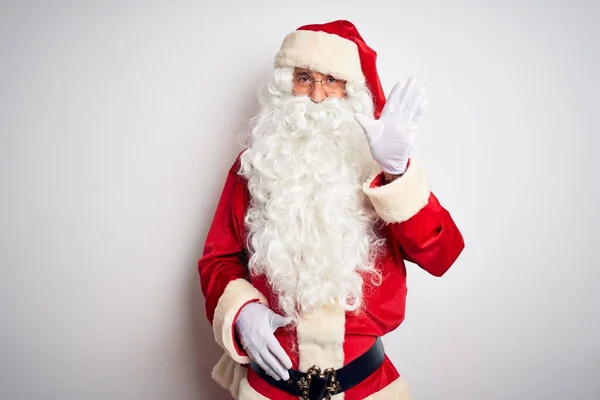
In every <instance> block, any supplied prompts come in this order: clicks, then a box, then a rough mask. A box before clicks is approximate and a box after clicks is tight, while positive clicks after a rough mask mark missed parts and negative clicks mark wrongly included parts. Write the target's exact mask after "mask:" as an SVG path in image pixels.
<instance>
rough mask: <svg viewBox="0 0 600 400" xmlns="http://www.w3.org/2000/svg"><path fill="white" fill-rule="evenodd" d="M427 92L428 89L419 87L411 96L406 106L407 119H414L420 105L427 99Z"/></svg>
mask: <svg viewBox="0 0 600 400" xmlns="http://www.w3.org/2000/svg"><path fill="white" fill-rule="evenodd" d="M426 92H427V89H425V88H419V89H418V90H416V91H415V92H414V93H413V95H412V96H411V99H410V101H409V103H408V105H407V107H406V113H405V117H406V120H407V121H412V120H413V119H414V117H415V115H416V114H417V111H418V110H419V107H420V105H421V104H422V103H423V100H424V99H425V93H426Z"/></svg>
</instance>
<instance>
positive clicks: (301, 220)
mask: <svg viewBox="0 0 600 400" xmlns="http://www.w3.org/2000/svg"><path fill="white" fill-rule="evenodd" d="M271 100H272V101H270V103H269V104H267V105H266V106H265V107H264V109H263V110H262V112H261V113H260V114H259V116H258V117H257V123H256V125H255V126H254V129H253V130H252V142H253V143H252V144H251V146H250V147H249V148H248V149H247V150H246V151H245V152H244V153H243V154H242V156H241V173H242V175H244V176H245V177H246V178H247V179H248V188H249V191H250V195H251V205H250V208H249V210H248V212H247V214H246V220H245V222H246V226H247V228H248V233H249V247H250V254H251V257H250V261H249V265H250V271H251V273H252V274H253V275H260V274H265V275H266V276H267V278H268V280H269V283H270V285H271V287H272V289H273V290H274V292H275V294H276V296H277V298H278V301H279V304H278V305H275V306H278V308H279V310H278V311H279V312H281V313H283V314H285V315H289V316H292V317H297V316H298V315H299V314H300V313H302V314H306V313H309V312H310V311H311V310H313V309H315V308H319V307H322V306H324V305H328V304H335V303H338V304H340V305H341V306H342V307H344V308H345V309H346V310H355V309H357V308H358V307H359V306H360V305H361V300H362V297H363V281H364V278H366V277H367V275H368V273H370V272H375V274H373V275H372V276H371V278H375V279H377V278H378V275H377V273H376V271H375V269H374V266H373V259H374V255H375V252H376V250H377V247H378V244H379V243H380V241H379V240H378V239H377V238H376V237H375V235H374V233H373V229H372V225H373V222H374V220H375V213H374V211H373V209H372V207H371V206H370V202H369V201H368V199H367V198H366V196H365V195H364V193H363V191H362V184H363V182H364V181H365V180H366V179H367V178H368V177H369V175H371V174H372V173H373V172H374V171H375V168H376V164H375V163H374V161H373V160H372V158H371V155H370V151H369V147H368V144H367V140H366V137H365V134H364V132H363V130H362V128H361V127H360V125H359V124H358V123H357V122H356V121H355V120H354V118H353V113H354V112H355V110H354V108H353V107H352V106H351V105H350V104H349V103H348V101H347V100H346V99H341V100H340V99H327V100H325V101H324V102H322V103H320V104H315V103H313V102H312V101H311V100H310V99H309V98H308V97H306V96H302V97H300V96H292V95H284V96H282V95H277V96H275V95H274V96H273V98H272V99H271Z"/></svg>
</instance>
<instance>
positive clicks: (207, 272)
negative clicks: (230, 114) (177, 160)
mask: <svg viewBox="0 0 600 400" xmlns="http://www.w3.org/2000/svg"><path fill="white" fill-rule="evenodd" d="M238 167H239V160H236V162H235V163H234V164H233V166H232V167H231V169H230V170H229V173H228V174H227V179H226V181H225V186H224V188H223V191H222V192H221V197H220V199H219V203H218V205H217V210H216V212H215V215H214V217H213V220H212V224H211V226H210V229H209V231H208V234H207V236H206V241H205V243H204V252H203V254H202V258H200V260H199V261H198V272H199V273H200V284H201V287H202V294H203V295H204V297H205V299H206V316H207V318H208V320H209V322H210V323H211V324H212V321H213V316H214V312H215V308H216V307H217V303H218V301H219V299H220V298H221V295H222V294H223V292H224V291H225V288H226V287H227V285H228V284H229V282H231V281H232V280H234V279H238V278H243V279H248V269H247V266H246V264H245V262H244V261H243V246H242V243H243V241H242V228H243V215H244V209H245V207H246V201H247V194H246V185H245V184H244V182H243V178H242V177H241V176H239V175H237V173H236V171H237V169H238Z"/></svg>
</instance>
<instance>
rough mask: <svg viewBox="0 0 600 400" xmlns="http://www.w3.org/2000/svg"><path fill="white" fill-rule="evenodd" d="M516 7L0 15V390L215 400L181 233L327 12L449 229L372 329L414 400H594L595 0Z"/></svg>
mask: <svg viewBox="0 0 600 400" xmlns="http://www.w3.org/2000/svg"><path fill="white" fill-rule="evenodd" d="M521 3H522V4H519V5H517V2H516V1H515V2H492V1H485V2H483V1H480V2H445V1H441V0H440V1H437V2H435V1H419V2H416V1H411V2H405V1H388V2H385V1H370V4H369V5H367V1H365V0H363V1H360V2H358V1H343V2H342V1H340V2H336V3H334V2H325V1H308V0H307V1H302V2H292V1H263V0H261V1H258V0H255V1H253V2H243V1H241V0H239V1H237V2H236V1H215V2H211V3H208V2H202V1H189V2H182V1H174V0H172V1H162V2H157V1H145V2H142V1H139V2H132V1H129V2H127V1H104V2H101V1H96V2H75V1H73V2H66V1H62V2H59V1H53V2H51V1H37V2H32V1H30V2H27V1H19V2H17V1H15V2H12V4H10V3H9V2H2V5H1V6H0V88H1V89H0V133H1V139H0V140H1V141H0V163H1V164H0V166H1V176H2V181H1V186H0V195H1V198H0V201H1V211H0V226H1V229H0V235H1V241H0V246H1V247H0V267H1V275H0V324H1V328H0V339H1V340H0V363H1V364H0V398H2V399H7V400H22V399H27V400H29V399H65V400H66V399H86V400H92V399H94V400H95V399H118V400H121V399H123V400H137V399H139V400H142V399H144V400H164V399H173V400H192V399H207V400H208V399H224V398H226V397H227V396H226V395H225V392H223V391H221V390H220V389H219V388H218V387H217V386H216V384H214V383H213V382H212V381H211V380H210V376H209V375H210V370H211V368H212V366H213V364H214V363H215V362H216V360H217V358H218V356H219V354H220V351H219V349H218V348H217V345H216V344H215V342H214V339H213V338H212V333H211V330H210V326H209V324H208V321H207V320H206V318H205V314H204V308H203V307H204V303H203V299H202V296H201V292H200V288H199V283H198V276H197V271H196V262H197V259H198V258H199V256H200V254H201V252H202V246H203V241H204V237H205V234H206V232H207V228H208V226H209V223H210V220H211V219H212V214H213V212H214V209H215V206H216V202H217V199H218V195H219V193H220V190H221V188H222V185H223V180H224V178H225V174H226V171H227V169H228V168H229V166H230V163H231V162H232V161H233V158H234V157H235V155H236V153H237V152H238V151H239V148H238V147H237V144H236V138H237V135H238V134H239V133H240V132H241V131H242V130H244V129H245V127H246V126H247V125H246V123H247V120H248V118H249V117H251V116H252V114H253V113H254V112H255V111H256V107H257V105H256V101H255V91H256V89H257V87H258V85H259V84H260V83H262V82H263V81H264V80H265V79H266V78H267V76H268V74H269V72H270V68H271V63H272V58H273V56H274V54H275V52H276V51H277V49H278V47H279V45H280V43H281V40H282V39H283V36H284V35H285V34H286V33H288V32H290V31H292V30H295V29H296V28H297V27H298V26H300V25H303V24H308V23H322V22H327V21H331V20H334V19H349V20H351V21H353V22H354V23H355V24H356V25H357V26H358V28H359V30H360V32H361V34H362V35H363V37H364V38H365V40H366V41H367V43H368V44H369V45H371V46H372V47H373V48H374V49H375V50H376V51H377V52H378V54H379V58H378V63H379V64H378V65H379V70H380V76H381V79H382V82H383V85H384V88H385V91H386V93H388V92H389V90H390V89H391V87H392V86H393V84H394V83H395V82H396V81H397V80H401V79H405V78H406V77H407V76H409V75H411V74H414V75H416V76H417V77H418V79H419V82H420V83H422V84H423V85H426V86H427V87H428V88H429V97H430V99H431V104H430V107H429V110H428V114H427V116H426V118H425V120H424V122H423V125H422V129H421V132H420V134H419V139H418V144H417V148H416V156H419V157H420V158H421V161H422V162H423V163H424V165H425V167H426V170H427V172H428V174H429V178H430V180H431V182H432V185H433V190H434V192H435V193H436V194H437V195H438V197H439V198H440V200H441V201H442V203H443V204H444V205H445V206H446V207H447V208H448V209H449V210H450V212H451V213H452V215H453V217H454V219H455V221H456V222H457V224H458V225H459V227H460V228H461V230H462V232H463V234H464V237H465V240H466V249H465V251H464V253H463V254H462V255H461V257H460V259H459V260H458V261H457V262H456V264H455V265H454V267H453V268H452V269H451V270H450V271H449V272H448V274H447V275H446V276H444V277H443V278H441V279H438V278H434V277H432V276H430V275H428V274H426V273H425V272H424V271H421V270H419V269H418V268H417V267H416V266H414V265H409V278H408V279H409V297H408V306H407V319H406V322H405V323H404V324H403V325H402V326H401V327H400V328H399V329H398V330H397V331H395V332H394V333H392V334H390V335H389V336H387V337H386V338H385V343H386V346H387V350H388V352H389V355H390V357H391V358H392V360H393V361H394V363H395V364H396V366H397V367H398V369H399V371H400V372H401V374H402V375H404V376H405V377H406V379H407V380H408V382H409V383H410V385H411V387H412V391H413V395H414V398H415V400H438V399H440V400H441V399H452V400H496V399H498V400H499V399H528V400H530V399H531V400H537V399H552V400H555V399H556V400H563V399H565V400H566V399H568V400H571V399H578V400H585V399H589V400H591V399H598V398H599V396H600V378H599V376H598V374H599V373H600V325H599V318H600V301H599V300H598V294H597V293H598V282H599V281H600V272H599V269H600V257H599V255H598V252H599V248H600V243H599V241H598V233H597V226H598V223H600V213H599V211H598V205H599V200H600V191H599V189H598V182H599V181H600V180H599V178H598V176H599V172H600V171H599V169H598V162H599V161H598V159H597V157H595V156H596V154H598V151H600V150H599V145H600V140H599V139H598V135H599V134H600V133H599V131H598V115H599V113H600V108H599V107H600V98H599V93H600V78H599V75H598V74H599V72H600V63H599V57H600V45H598V38H599V37H600V29H599V28H598V20H599V18H600V12H599V10H600V6H599V5H598V4H599V3H598V2H593V1H575V2H567V1H563V2H560V3H559V2H556V1H526V2H521Z"/></svg>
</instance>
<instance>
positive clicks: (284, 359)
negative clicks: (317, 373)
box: [267, 336, 292, 369]
mask: <svg viewBox="0 0 600 400" xmlns="http://www.w3.org/2000/svg"><path fill="white" fill-rule="evenodd" d="M267 349H268V350H269V351H270V352H271V353H272V354H273V356H275V358H277V360H278V361H279V363H280V364H281V365H282V366H283V368H285V369H290V368H292V360H291V359H290V356H288V354H287V353H286V352H285V350H284V349H283V347H282V346H281V344H279V342H278V341H277V339H276V338H275V336H273V338H271V339H268V340H267Z"/></svg>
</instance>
